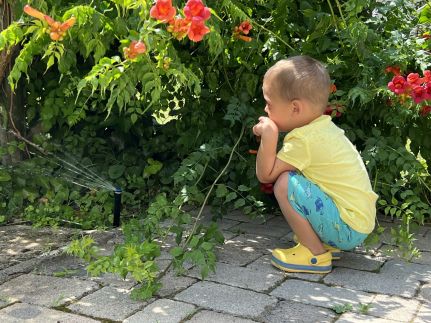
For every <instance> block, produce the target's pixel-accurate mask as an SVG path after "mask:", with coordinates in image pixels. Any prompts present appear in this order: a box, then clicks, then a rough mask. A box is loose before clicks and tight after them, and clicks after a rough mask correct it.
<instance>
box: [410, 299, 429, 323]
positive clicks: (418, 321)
mask: <svg viewBox="0 0 431 323" xmlns="http://www.w3.org/2000/svg"><path fill="white" fill-rule="evenodd" d="M429 322H431V304H429V303H426V304H423V305H422V306H421V307H420V308H419V311H418V314H417V316H416V317H415V319H414V320H413V323H429Z"/></svg>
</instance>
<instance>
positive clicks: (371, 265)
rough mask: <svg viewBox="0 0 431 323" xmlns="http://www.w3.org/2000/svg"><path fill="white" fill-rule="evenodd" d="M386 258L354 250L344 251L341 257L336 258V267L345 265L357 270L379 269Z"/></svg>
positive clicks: (334, 262) (334, 263)
mask: <svg viewBox="0 0 431 323" xmlns="http://www.w3.org/2000/svg"><path fill="white" fill-rule="evenodd" d="M383 263H384V259H382V258H381V257H379V258H373V257H370V256H368V255H361V254H356V253H352V252H343V254H342V256H341V259H339V260H334V261H333V265H334V267H345V268H351V269H357V270H366V271H377V270H379V269H380V267H381V266H382V265H383Z"/></svg>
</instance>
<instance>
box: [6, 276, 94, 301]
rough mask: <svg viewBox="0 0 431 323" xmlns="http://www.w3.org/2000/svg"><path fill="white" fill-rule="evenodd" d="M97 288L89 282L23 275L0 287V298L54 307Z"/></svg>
mask: <svg viewBox="0 0 431 323" xmlns="http://www.w3.org/2000/svg"><path fill="white" fill-rule="evenodd" d="M97 288H98V285H97V284H96V283H94V282H90V281H83V280H78V279H72V278H57V277H50V276H42V275H34V274H25V275H21V276H19V277H16V278H14V279H12V280H9V281H7V282H6V283H4V284H3V285H0V298H4V297H8V298H10V299H11V300H13V301H21V302H25V303H30V304H36V305H42V306H47V307H55V306H59V305H63V304H65V303H67V302H69V301H71V300H74V299H77V298H80V297H82V296H83V295H84V294H88V293H90V292H92V291H94V290H96V289H97Z"/></svg>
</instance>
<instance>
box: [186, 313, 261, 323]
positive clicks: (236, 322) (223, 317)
mask: <svg viewBox="0 0 431 323" xmlns="http://www.w3.org/2000/svg"><path fill="white" fill-rule="evenodd" d="M186 322H189V323H206V322H208V323H212V322H217V323H255V322H256V321H253V320H250V319H243V318H240V317H236V316H232V315H229V314H224V313H218V312H213V311H206V310H204V311H200V312H199V313H196V314H195V315H194V316H193V317H192V318H191V319H190V320H188V321H186Z"/></svg>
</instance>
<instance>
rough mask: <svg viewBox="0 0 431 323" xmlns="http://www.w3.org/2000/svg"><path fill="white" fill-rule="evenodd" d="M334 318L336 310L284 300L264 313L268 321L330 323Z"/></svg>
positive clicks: (265, 319) (268, 322)
mask: <svg viewBox="0 0 431 323" xmlns="http://www.w3.org/2000/svg"><path fill="white" fill-rule="evenodd" d="M334 318H335V314H334V312H333V311H331V310H328V309H326V308H322V307H317V306H314V305H307V304H302V303H298V302H291V301H282V302H280V303H278V304H277V305H276V306H275V307H274V308H273V309H271V310H270V311H268V312H267V313H265V314H264V315H262V319H263V321H264V322H267V323H279V322H292V323H293V322H294V323H309V322H319V323H330V322H333V321H334Z"/></svg>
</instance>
